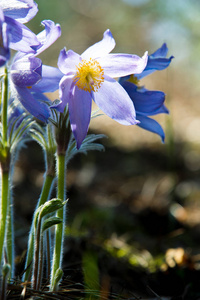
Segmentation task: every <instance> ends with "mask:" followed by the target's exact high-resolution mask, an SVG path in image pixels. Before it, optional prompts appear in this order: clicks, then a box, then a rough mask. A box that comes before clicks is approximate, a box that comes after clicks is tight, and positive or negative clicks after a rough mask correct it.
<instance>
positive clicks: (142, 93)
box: [121, 81, 166, 116]
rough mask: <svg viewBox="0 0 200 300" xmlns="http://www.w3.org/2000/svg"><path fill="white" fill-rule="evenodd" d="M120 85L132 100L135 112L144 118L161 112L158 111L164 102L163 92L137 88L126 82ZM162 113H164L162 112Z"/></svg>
mask: <svg viewBox="0 0 200 300" xmlns="http://www.w3.org/2000/svg"><path fill="white" fill-rule="evenodd" d="M121 85H122V86H123V88H124V89H125V90H126V92H127V93H128V95H129V96H130V98H131V99H132V101H133V104H134V106H135V110H136V112H139V113H140V114H142V115H146V116H150V115H155V114H157V113H160V112H161V111H160V109H161V107H162V106H163V103H164V101H165V94H164V93H163V92H160V91H149V90H147V89H145V88H138V87H137V86H136V85H135V84H133V83H132V82H128V81H125V82H122V83H121ZM163 112H166V111H164V110H163Z"/></svg>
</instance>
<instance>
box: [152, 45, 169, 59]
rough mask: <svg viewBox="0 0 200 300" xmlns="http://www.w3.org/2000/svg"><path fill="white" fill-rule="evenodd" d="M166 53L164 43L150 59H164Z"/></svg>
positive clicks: (166, 49)
mask: <svg viewBox="0 0 200 300" xmlns="http://www.w3.org/2000/svg"><path fill="white" fill-rule="evenodd" d="M167 52H168V48H167V44H166V43H164V44H162V46H161V47H160V48H158V49H157V50H156V51H155V52H154V53H152V54H151V55H150V56H151V57H155V58H156V57H166V56H167Z"/></svg>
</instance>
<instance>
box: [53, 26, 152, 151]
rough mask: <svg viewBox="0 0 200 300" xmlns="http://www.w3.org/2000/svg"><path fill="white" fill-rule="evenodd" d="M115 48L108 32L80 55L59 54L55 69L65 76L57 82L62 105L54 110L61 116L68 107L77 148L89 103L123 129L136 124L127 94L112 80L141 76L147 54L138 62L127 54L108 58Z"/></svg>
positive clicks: (113, 55) (89, 111) (85, 121)
mask: <svg viewBox="0 0 200 300" xmlns="http://www.w3.org/2000/svg"><path fill="white" fill-rule="evenodd" d="M114 47H115V40H114V38H113V36H112V34H111V32H110V30H107V31H105V32H104V35H103V39H102V40H101V41H100V42H98V43H96V44H94V45H93V46H91V47H89V48H88V49H87V50H86V51H85V52H83V53H82V55H79V54H77V53H75V52H73V51H72V50H69V51H67V52H66V50H65V49H63V50H61V52H60V55H59V58H58V67H59V69H60V71H61V72H62V73H63V74H64V76H63V77H62V79H61V81H60V87H59V92H60V99H61V101H62V102H61V103H60V104H58V105H57V106H53V107H56V108H57V109H58V110H59V111H61V112H63V110H64V108H65V106H66V105H68V109H69V116H70V123H71V128H72V132H73V134H74V137H75V139H76V142H77V148H80V146H81V143H82V141H83V140H84V138H85V137H86V135H87V131H88V126H89V123H90V117H91V106H92V99H93V100H94V101H95V103H96V104H97V105H98V106H99V108H100V109H101V110H102V111H103V112H104V113H105V114H107V115H108V116H109V117H111V118H112V119H114V120H116V121H117V122H119V123H121V124H123V125H133V124H137V121H136V118H135V109H134V106H133V103H132V101H131V99H130V97H129V96H128V94H127V92H126V91H125V90H124V89H123V88H122V86H121V85H120V84H119V83H118V82H117V81H116V80H114V79H113V78H114V77H119V76H126V75H129V74H132V73H134V74H139V73H141V72H142V71H143V70H144V68H145V66H146V63H147V53H145V55H144V56H143V57H142V58H140V57H138V56H136V55H130V54H109V53H110V52H111V51H112V50H113V48H114Z"/></svg>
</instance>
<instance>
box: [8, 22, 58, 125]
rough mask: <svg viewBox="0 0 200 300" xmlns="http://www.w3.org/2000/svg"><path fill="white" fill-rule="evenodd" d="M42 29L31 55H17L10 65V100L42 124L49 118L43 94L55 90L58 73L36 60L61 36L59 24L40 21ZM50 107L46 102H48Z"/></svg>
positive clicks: (48, 110)
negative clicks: (19, 103)
mask: <svg viewBox="0 0 200 300" xmlns="http://www.w3.org/2000/svg"><path fill="white" fill-rule="evenodd" d="M42 24H43V25H44V26H45V29H44V30H43V31H42V32H40V33H39V34H38V35H37V39H38V40H39V41H40V44H39V45H38V46H37V47H35V48H34V49H35V54H34V55H33V54H24V53H22V52H18V53H17V54H16V56H15V58H14V60H13V63H12V65H11V85H12V97H13V98H17V99H18V100H19V101H20V102H21V104H22V105H23V106H24V108H25V109H26V110H27V111H29V113H31V114H32V115H33V116H34V117H36V118H38V119H40V120H41V121H43V122H45V121H47V119H48V118H49V116H50V108H49V105H47V103H46V102H48V98H47V97H46V96H45V95H44V94H43V93H47V92H53V91H55V90H57V89H58V87H59V81H60V79H61V77H62V73H61V72H60V71H59V70H58V69H57V68H54V67H51V66H45V65H42V61H41V59H39V58H37V57H36V56H37V55H38V54H40V53H41V52H42V51H44V50H45V49H46V48H48V47H49V46H50V45H51V44H52V43H54V42H55V41H56V40H57V38H58V37H59V36H60V35H61V29H60V25H59V24H55V23H54V22H53V21H50V20H44V21H43V22H42ZM49 103H50V101H49Z"/></svg>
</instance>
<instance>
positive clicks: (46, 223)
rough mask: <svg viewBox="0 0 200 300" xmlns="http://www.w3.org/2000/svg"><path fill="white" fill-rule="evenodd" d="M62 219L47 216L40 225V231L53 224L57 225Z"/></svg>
mask: <svg viewBox="0 0 200 300" xmlns="http://www.w3.org/2000/svg"><path fill="white" fill-rule="evenodd" d="M62 222H63V220H62V219H61V218H59V217H51V218H48V219H46V220H45V221H44V223H43V225H42V232H44V231H45V230H47V229H48V228H50V227H52V226H54V225H57V224H60V223H62Z"/></svg>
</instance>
